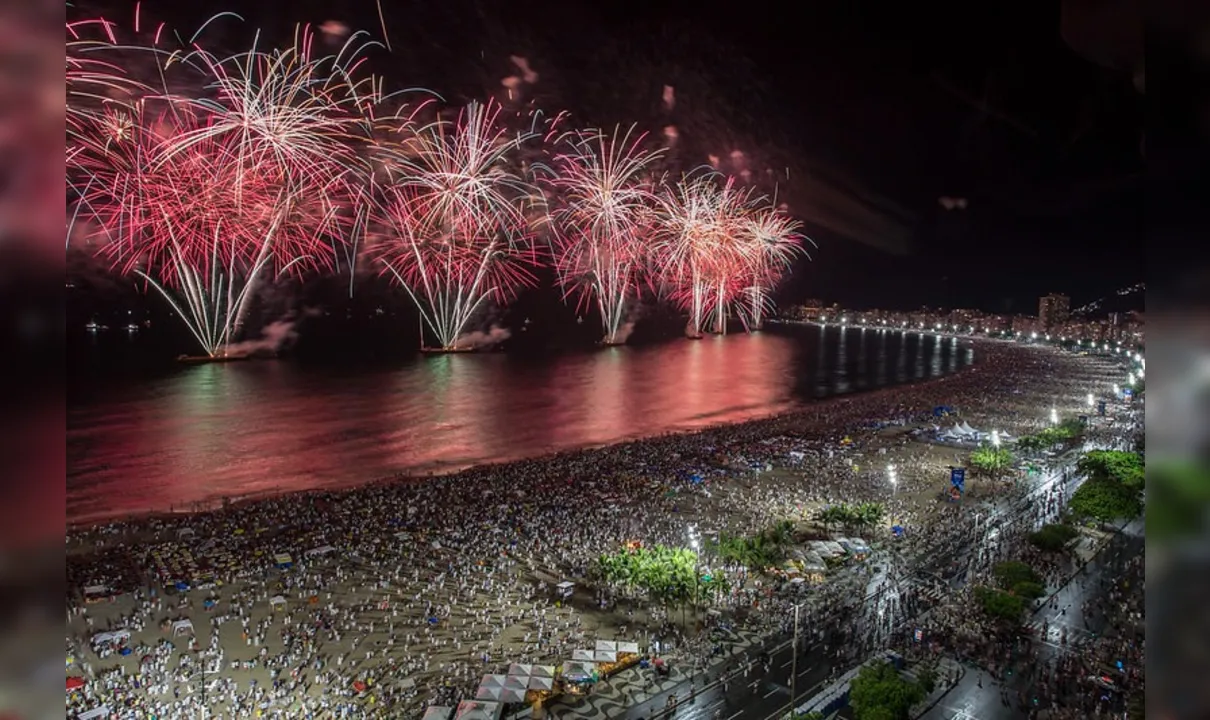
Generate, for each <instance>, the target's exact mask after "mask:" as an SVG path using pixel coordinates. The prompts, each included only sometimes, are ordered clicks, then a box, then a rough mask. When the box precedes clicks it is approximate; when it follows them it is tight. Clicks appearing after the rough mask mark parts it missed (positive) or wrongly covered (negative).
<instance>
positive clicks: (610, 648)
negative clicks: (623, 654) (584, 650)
mask: <svg viewBox="0 0 1210 720" xmlns="http://www.w3.org/2000/svg"><path fill="white" fill-rule="evenodd" d="M592 655H593V658H594V659H595V660H596V661H597V662H617V661H618V644H617V643H615V642H611V641H609V640H597V647H596V650H595V651H594V652H593V654H592Z"/></svg>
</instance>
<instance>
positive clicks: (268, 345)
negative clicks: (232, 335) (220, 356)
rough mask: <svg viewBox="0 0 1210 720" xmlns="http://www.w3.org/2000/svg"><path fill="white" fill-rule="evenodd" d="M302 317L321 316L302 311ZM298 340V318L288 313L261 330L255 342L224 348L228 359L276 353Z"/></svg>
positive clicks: (315, 310) (311, 310)
mask: <svg viewBox="0 0 1210 720" xmlns="http://www.w3.org/2000/svg"><path fill="white" fill-rule="evenodd" d="M302 314H303V317H315V316H316V315H319V314H321V312H320V311H319V310H317V309H307V310H304V311H303V313H302ZM297 339H298V318H296V317H295V316H294V314H293V313H290V314H288V315H286V316H285V317H283V318H282V319H280V320H275V321H273V322H271V323H269V324H268V325H266V326H265V327H264V328H263V329H261V333H260V337H259V338H257V339H255V340H244V341H243V342H237V343H233V344H231V345H228V346H227V347H226V348H224V350H225V352H226V354H227V355H228V356H229V357H248V356H250V355H256V354H259V353H276V352H280V351H281V350H284V349H286V348H287V347H289V346H290V345H292V344H293V343H294V341H295V340H297Z"/></svg>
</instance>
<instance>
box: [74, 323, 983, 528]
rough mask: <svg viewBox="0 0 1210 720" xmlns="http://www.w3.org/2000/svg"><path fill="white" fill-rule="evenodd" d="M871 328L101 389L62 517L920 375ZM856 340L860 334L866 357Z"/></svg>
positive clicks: (618, 436) (396, 465) (912, 348)
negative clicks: (891, 372) (891, 375)
mask: <svg viewBox="0 0 1210 720" xmlns="http://www.w3.org/2000/svg"><path fill="white" fill-rule="evenodd" d="M871 332H877V331H865V330H860V329H858V328H851V329H850V328H846V329H844V330H841V329H840V328H837V327H829V328H826V329H820V328H816V327H809V326H808V327H782V328H780V329H776V330H771V331H766V332H762V333H759V334H756V335H751V336H749V335H730V336H726V337H717V336H707V337H705V338H703V339H702V340H698V341H692V342H690V341H676V342H669V343H665V344H662V345H656V346H647V347H618V348H607V349H601V350H599V351H595V352H584V353H579V354H566V355H553V356H548V357H542V358H539V359H534V358H532V357H528V358H521V357H513V356H511V355H508V354H490V355H443V356H432V357H424V358H418V359H417V361H415V362H412V363H408V364H406V365H404V366H403V367H392V368H380V369H375V370H369V371H367V370H364V369H358V370H353V369H349V370H344V371H337V372H334V371H332V370H316V369H310V368H305V367H301V366H298V365H294V364H291V363H288V362H249V363H233V364H229V365H201V366H194V367H183V368H181V369H180V370H179V371H178V372H176V373H175V374H173V375H171V376H168V377H162V378H159V379H156V380H148V381H143V382H141V383H139V384H134V385H126V386H122V385H120V384H118V383H102V384H99V386H100V387H101V388H102V389H100V390H98V391H97V393H98V395H97V396H95V397H92V398H89V399H87V400H86V401H84V402H83V403H77V404H76V405H74V406H73V407H72V408H70V410H69V420H68V441H67V448H68V458H69V459H68V468H69V471H68V508H67V514H68V516H69V518H71V519H73V520H81V519H85V518H95V517H103V516H112V515H121V514H127V513H132V512H142V511H146V510H150V509H167V508H169V507H183V506H188V505H191V504H193V503H197V502H203V501H213V500H215V499H216V498H221V497H224V496H230V497H238V496H242V495H247V494H255V493H264V492H276V491H283V490H298V489H307V488H318V487H333V486H341V485H348V484H354V483H358V482H364V481H367V480H372V479H375V478H380V477H385V476H389V475H393V474H396V473H408V474H413V475H415V474H423V473H426V472H430V471H436V470H446V469H451V468H455V467H462V466H465V465H469V464H475V463H482V462H489V461H503V460H509V459H516V458H519V457H527V456H532V455H539V454H544V453H547V452H551V451H554V450H560V449H567V448H572V447H580V446H588V445H598V444H605V443H610V442H615V441H618V440H622V439H626V438H633V437H640V436H646V435H652V434H658V433H662V432H666V431H674V430H687V429H693V428H699V427H703V426H706V425H710V424H715V423H719V422H734V421H739V420H744V419H748V418H751V417H757V416H762V415H767V414H771V413H776V412H779V411H782V410H785V409H788V408H790V407H792V406H794V405H796V404H799V403H802V402H806V401H810V400H811V399H813V398H817V397H821V396H825V395H829V394H836V393H844V392H849V391H851V390H852V389H853V388H868V387H878V386H882V385H884V384H885V383H886V382H887V378H886V375H887V368H888V367H891V366H892V364H893V366H894V367H895V368H897V371H896V377H897V378H899V379H901V380H902V379H903V378H904V367H905V363H906V357H907V354H908V353H909V352H910V353H912V354H913V357H914V359H913V363H914V367H915V368H916V369H917V372H916V377H920V376H921V375H922V373H923V368H924V357H923V354H924V349H923V348H921V347H920V345H921V342H920V336H919V335H916V334H912V336H914V337H909V336H907V335H905V334H903V333H890V332H878V335H879V337H878V339H877V342H875V341H874V340H873V339H872V338H869V337H867V336H868V335H869V334H870V333H871ZM851 333H861V337H859V338H852V343H853V345H855V346H856V347H855V348H853V347H852V346H850V338H849V335H850V334H851ZM888 335H893V336H894V337H892V338H890V339H888V338H887V336H888ZM854 350H855V351H856V356H855V357H854V356H853V351H854ZM870 353H873V354H875V355H876V357H870ZM931 353H932V357H931V358H930V368H931V369H932V371H933V373H937V372H940V370H941V368H942V367H946V368H951V367H955V366H960V365H964V364H965V362H966V361H967V360H968V359H969V357H970V354H969V351H968V350H967V351H963V350H961V349H960V348H957V347H954V348H953V350H951V352H950V354H949V362H948V363H945V364H944V365H943V364H942V361H941V357H940V356H941V352H940V348H939V347H937V345H936V344H933V345H932V347H931ZM875 366H876V367H877V368H878V370H877V373H876V374H874V373H873V371H872V368H874V367H875Z"/></svg>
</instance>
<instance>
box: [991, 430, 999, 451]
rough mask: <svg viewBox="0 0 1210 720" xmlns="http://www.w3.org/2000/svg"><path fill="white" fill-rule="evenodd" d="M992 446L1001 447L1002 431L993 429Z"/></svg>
mask: <svg viewBox="0 0 1210 720" xmlns="http://www.w3.org/2000/svg"><path fill="white" fill-rule="evenodd" d="M992 447H994V448H997V449H999V447H1000V431H999V430H992Z"/></svg>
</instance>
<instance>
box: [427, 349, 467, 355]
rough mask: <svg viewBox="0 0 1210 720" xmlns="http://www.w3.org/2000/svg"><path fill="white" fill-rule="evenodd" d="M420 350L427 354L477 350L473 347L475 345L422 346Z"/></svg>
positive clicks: (447, 353)
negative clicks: (452, 346) (449, 346)
mask: <svg viewBox="0 0 1210 720" xmlns="http://www.w3.org/2000/svg"><path fill="white" fill-rule="evenodd" d="M420 352H422V353H424V354H425V355H449V354H452V353H471V352H475V348H473V347H454V348H431V347H422V348H420Z"/></svg>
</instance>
